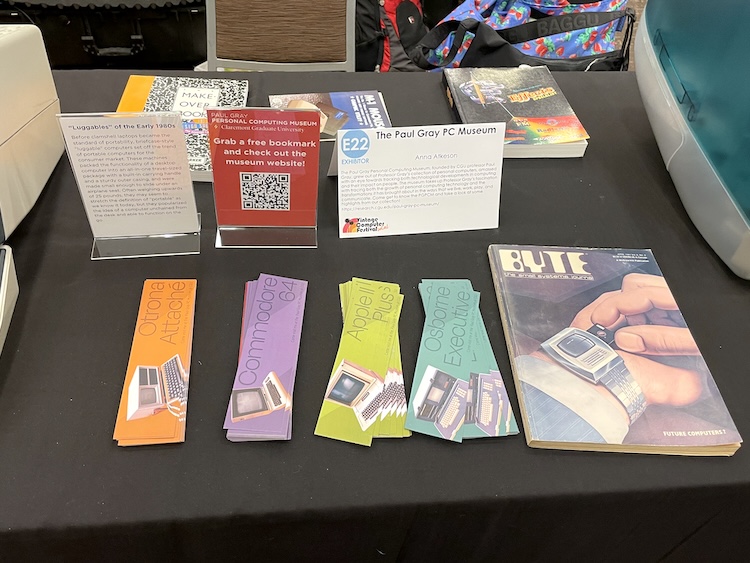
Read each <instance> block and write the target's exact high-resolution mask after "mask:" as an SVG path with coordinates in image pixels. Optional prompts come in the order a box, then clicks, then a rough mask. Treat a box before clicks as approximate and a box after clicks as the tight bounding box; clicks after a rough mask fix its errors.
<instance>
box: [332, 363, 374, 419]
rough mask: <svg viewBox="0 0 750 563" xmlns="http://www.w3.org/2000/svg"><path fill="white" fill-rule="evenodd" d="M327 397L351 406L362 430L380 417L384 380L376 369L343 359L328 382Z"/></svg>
mask: <svg viewBox="0 0 750 563" xmlns="http://www.w3.org/2000/svg"><path fill="white" fill-rule="evenodd" d="M325 398H326V399H328V400H329V401H334V402H336V403H340V404H342V405H345V406H347V407H349V408H351V409H352V410H353V411H354V414H355V416H356V417H357V422H358V423H359V426H360V428H361V429H362V430H367V429H368V428H369V427H370V426H371V425H372V423H373V422H375V420H376V419H377V418H378V413H380V405H381V401H382V398H383V380H382V379H381V378H380V377H379V376H378V374H376V373H375V372H374V371H372V370H369V369H366V368H363V367H361V366H358V365H356V364H354V363H352V362H349V361H348V360H342V361H341V363H340V364H339V367H338V368H336V372H335V373H334V374H333V377H331V379H330V381H329V382H328V389H326V395H325Z"/></svg>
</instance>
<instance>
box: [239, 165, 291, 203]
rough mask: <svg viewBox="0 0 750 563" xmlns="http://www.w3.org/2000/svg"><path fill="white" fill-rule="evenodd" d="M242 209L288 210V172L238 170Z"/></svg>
mask: <svg viewBox="0 0 750 563" xmlns="http://www.w3.org/2000/svg"><path fill="white" fill-rule="evenodd" d="M240 195H241V196H242V209H272V210H277V211H288V210H289V174H279V173H274V172H240Z"/></svg>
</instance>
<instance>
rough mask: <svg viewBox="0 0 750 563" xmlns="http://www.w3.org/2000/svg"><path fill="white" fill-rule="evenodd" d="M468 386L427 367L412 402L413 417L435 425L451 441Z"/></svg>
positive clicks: (464, 411) (460, 422)
mask: <svg viewBox="0 0 750 563" xmlns="http://www.w3.org/2000/svg"><path fill="white" fill-rule="evenodd" d="M468 394H469V385H468V383H467V382H466V381H462V380H460V379H457V378H455V377H453V376H452V375H449V374H447V373H445V372H444V371H441V370H439V369H437V368H435V367H433V366H427V368H426V369H425V373H424V376H423V377H422V380H421V382H420V384H419V388H418V389H417V393H416V396H415V400H414V408H415V409H416V416H417V418H419V419H420V420H427V421H430V422H433V423H434V424H435V428H437V431H438V432H439V433H440V435H441V436H443V437H444V438H448V439H449V440H450V439H453V437H454V436H455V435H456V432H457V431H458V429H459V428H460V427H461V424H463V421H464V415H465V413H466V398H467V396H468Z"/></svg>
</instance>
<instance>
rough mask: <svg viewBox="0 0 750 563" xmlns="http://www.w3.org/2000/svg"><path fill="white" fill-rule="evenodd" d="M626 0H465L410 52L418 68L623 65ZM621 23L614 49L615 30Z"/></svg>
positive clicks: (628, 22)
mask: <svg viewBox="0 0 750 563" xmlns="http://www.w3.org/2000/svg"><path fill="white" fill-rule="evenodd" d="M626 4H627V0H603V1H599V2H595V1H591V0H465V1H464V2H463V3H462V4H461V5H459V6H458V7H457V8H456V9H455V10H453V11H452V12H451V13H450V14H448V15H447V16H446V17H445V18H444V19H443V20H442V21H441V22H440V24H438V25H437V26H436V27H435V28H434V29H433V30H432V31H431V32H430V33H429V35H427V36H426V37H424V38H423V40H422V42H421V44H420V45H418V46H415V48H414V49H412V53H411V54H412V57H413V58H414V59H415V61H416V62H417V63H418V66H420V67H421V68H436V67H445V66H454V67H458V66H516V65H518V64H522V63H526V64H546V65H547V66H548V67H550V68H551V69H552V70H588V69H589V68H592V69H602V70H605V69H606V70H627V67H628V59H629V47H630V37H631V32H632V23H633V20H634V19H635V18H634V14H633V13H632V10H626V9H625V5H626ZM623 28H624V34H623V41H622V48H620V49H618V47H617V45H616V43H615V33H616V32H617V31H620V30H623ZM513 51H515V54H514V53H513ZM464 58H466V60H465V61H464V60H463V59H464Z"/></svg>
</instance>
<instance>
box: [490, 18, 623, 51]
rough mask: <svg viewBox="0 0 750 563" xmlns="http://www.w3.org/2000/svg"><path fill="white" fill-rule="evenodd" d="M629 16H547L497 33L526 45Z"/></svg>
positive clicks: (511, 40)
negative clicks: (558, 34)
mask: <svg viewBox="0 0 750 563" xmlns="http://www.w3.org/2000/svg"><path fill="white" fill-rule="evenodd" d="M625 16H627V11H626V10H618V11H615V12H577V13H575V14H563V15H561V16H546V17H544V18H541V19H538V20H536V21H533V22H528V23H524V24H521V25H517V26H515V27H509V28H507V29H498V30H497V33H498V35H500V37H502V38H503V39H505V40H506V41H507V42H508V43H513V44H517V43H525V42H526V41H532V40H534V39H539V38H540V37H547V36H548V35H555V34H557V33H565V32H566V31H575V30H578V29H586V28H587V27H599V26H600V25H605V24H607V23H609V22H612V21H615V20H619V19H620V18H623V17H625Z"/></svg>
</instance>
